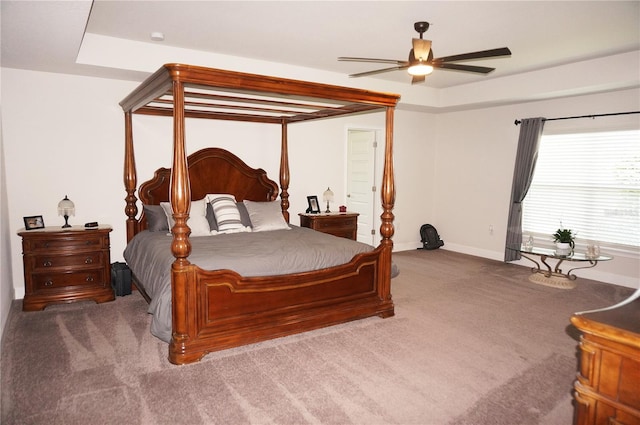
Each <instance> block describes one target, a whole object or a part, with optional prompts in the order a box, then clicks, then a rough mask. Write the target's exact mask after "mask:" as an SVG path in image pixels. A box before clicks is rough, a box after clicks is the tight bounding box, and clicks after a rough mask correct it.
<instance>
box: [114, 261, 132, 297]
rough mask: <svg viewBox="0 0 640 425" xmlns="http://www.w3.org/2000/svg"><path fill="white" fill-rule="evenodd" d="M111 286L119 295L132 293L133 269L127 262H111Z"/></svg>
mask: <svg viewBox="0 0 640 425" xmlns="http://www.w3.org/2000/svg"><path fill="white" fill-rule="evenodd" d="M111 287H112V288H113V290H114V292H115V293H116V295H117V296H119V297H122V296H125V295H129V294H131V269H129V266H127V263H121V262H116V263H112V264H111Z"/></svg>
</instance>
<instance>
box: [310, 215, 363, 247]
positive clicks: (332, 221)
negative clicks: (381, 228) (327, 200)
mask: <svg viewBox="0 0 640 425" xmlns="http://www.w3.org/2000/svg"><path fill="white" fill-rule="evenodd" d="M298 215H299V216H300V226H301V227H308V228H310V229H313V230H317V231H319V232H323V233H329V234H331V235H334V236H339V237H341V238H347V239H353V240H354V241H355V240H356V239H357V238H358V215H360V214H358V213H350V212H346V213H320V214H306V213H304V214H303V213H301V214H298Z"/></svg>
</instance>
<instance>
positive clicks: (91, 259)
mask: <svg viewBox="0 0 640 425" xmlns="http://www.w3.org/2000/svg"><path fill="white" fill-rule="evenodd" d="M84 263H85V264H91V263H93V258H91V257H87V259H86V260H84Z"/></svg>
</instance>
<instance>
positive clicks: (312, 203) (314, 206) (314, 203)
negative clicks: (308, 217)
mask: <svg viewBox="0 0 640 425" xmlns="http://www.w3.org/2000/svg"><path fill="white" fill-rule="evenodd" d="M307 203H308V204H309V208H307V213H311V214H319V213H320V203H318V197H317V196H307Z"/></svg>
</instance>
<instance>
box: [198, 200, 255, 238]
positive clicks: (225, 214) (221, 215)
mask: <svg viewBox="0 0 640 425" xmlns="http://www.w3.org/2000/svg"><path fill="white" fill-rule="evenodd" d="M207 200H208V201H209V203H210V204H211V207H212V208H213V215H214V216H215V217H216V222H217V223H218V230H212V231H211V234H214V235H215V234H218V233H234V232H250V231H251V227H249V226H245V225H244V224H242V219H241V217H240V211H238V206H237V205H236V198H235V197H234V196H233V195H229V194H212V195H207Z"/></svg>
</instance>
